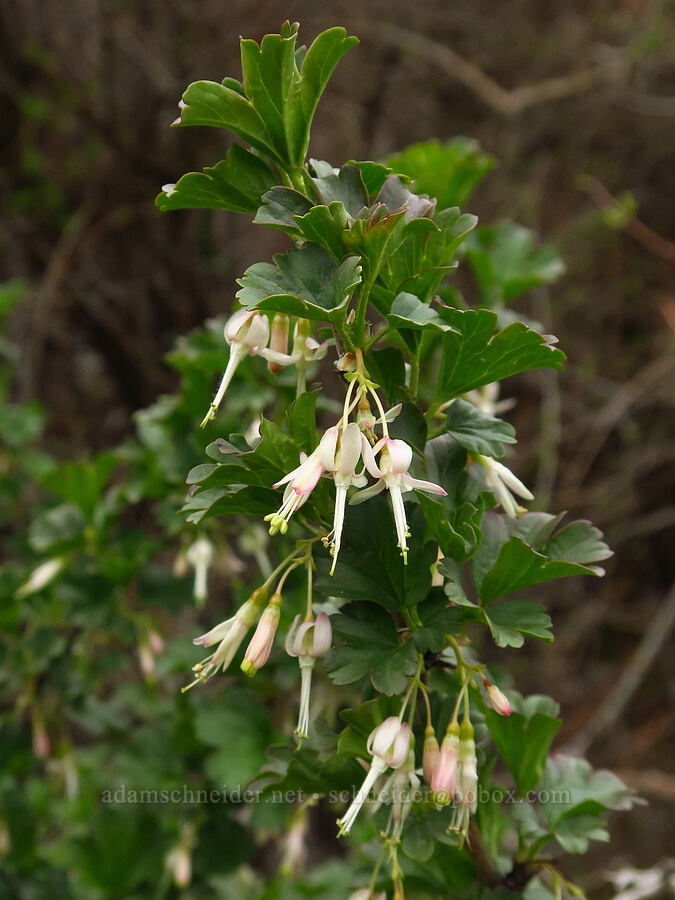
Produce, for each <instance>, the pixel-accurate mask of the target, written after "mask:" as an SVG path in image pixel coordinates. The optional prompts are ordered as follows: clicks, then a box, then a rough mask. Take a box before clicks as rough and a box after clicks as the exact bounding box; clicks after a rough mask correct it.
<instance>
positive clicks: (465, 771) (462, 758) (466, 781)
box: [452, 720, 478, 836]
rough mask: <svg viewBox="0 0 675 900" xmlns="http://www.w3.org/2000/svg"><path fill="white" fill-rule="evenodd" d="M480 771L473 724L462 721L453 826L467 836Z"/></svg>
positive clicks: (476, 797) (475, 804)
mask: <svg viewBox="0 0 675 900" xmlns="http://www.w3.org/2000/svg"><path fill="white" fill-rule="evenodd" d="M477 795H478V772H477V769H476V744H475V743H474V739H473V725H472V724H471V722H469V721H468V720H465V721H464V722H462V724H461V726H460V730H459V761H458V763H457V799H458V801H459V806H458V807H456V808H455V811H454V817H453V823H452V828H453V830H455V831H459V832H460V833H461V834H462V836H465V835H466V833H467V831H468V830H469V819H470V818H471V813H475V812H476V806H477V799H478V796H477Z"/></svg>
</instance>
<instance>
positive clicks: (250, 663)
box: [241, 594, 281, 676]
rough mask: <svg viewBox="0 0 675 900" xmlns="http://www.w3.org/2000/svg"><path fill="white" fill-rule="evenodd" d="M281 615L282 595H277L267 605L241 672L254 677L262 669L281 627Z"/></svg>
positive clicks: (247, 650) (243, 661)
mask: <svg viewBox="0 0 675 900" xmlns="http://www.w3.org/2000/svg"><path fill="white" fill-rule="evenodd" d="M280 613H281V594H275V595H274V596H273V597H272V599H271V600H270V602H269V603H268V604H267V607H266V608H265V610H264V612H263V614H262V616H260V621H259V622H258V627H257V628H256V630H255V632H254V634H253V637H252V638H251V643H250V644H249V645H248V647H247V648H246V653H245V654H244V659H243V660H242V663H241V670H242V672H245V673H246V675H250V676H253V675H255V673H256V672H257V671H258V669H262V667H263V666H264V665H265V663H266V662H267V660H268V659H269V657H270V652H271V650H272V644H273V643H274V636H275V634H276V633H277V628H278V627H279V616H280Z"/></svg>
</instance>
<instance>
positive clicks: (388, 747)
mask: <svg viewBox="0 0 675 900" xmlns="http://www.w3.org/2000/svg"><path fill="white" fill-rule="evenodd" d="M366 747H367V749H368V753H370V754H371V755H372V757H373V761H372V763H371V765H370V769H369V770H368V774H367V775H366V778H365V781H364V782H363V784H362V785H361V787H360V788H359V792H358V793H357V795H356V796H355V797H354V799H353V800H352V803H351V805H350V807H349V809H348V810H347V812H346V813H345V814H344V816H343V817H342V818H341V819H338V825H339V826H340V832H339V834H340V836H342V835H343V834H349V832H350V831H351V827H352V825H353V824H354V821H355V819H356V817H357V815H358V814H359V810H360V809H361V807H362V806H363V804H364V803H365V802H366V800H367V799H368V795H369V794H370V791H371V788H372V787H373V785H374V784H375V782H376V781H377V779H378V778H379V777H380V775H382V774H383V773H384V772H386V770H387V767H389V768H391V769H398V767H399V766H401V765H403V763H404V762H405V761H406V759H407V757H408V751H409V749H410V728H409V726H408V723H407V722H401V719H400V717H399V716H389V718H387V719H385V720H384V722H381V723H380V724H379V725H378V726H377V728H374V729H373V730H372V731H371V733H370V736H369V738H368V742H367V744H366Z"/></svg>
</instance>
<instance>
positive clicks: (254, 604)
mask: <svg viewBox="0 0 675 900" xmlns="http://www.w3.org/2000/svg"><path fill="white" fill-rule="evenodd" d="M266 596H267V589H266V588H264V587H263V588H257V590H255V591H253V593H252V594H251V596H250V597H249V598H248V600H247V601H246V603H244V604H243V606H241V607H240V608H239V610H238V611H237V613H236V615H234V616H232V618H231V619H227V620H226V621H225V622H221V623H220V624H219V625H216V626H215V628H212V629H211V630H210V631H207V632H206V633H205V634H200V635H199V637H196V638H194V639H193V641H192V643H193V644H197V645H201V646H202V647H211V646H212V645H213V644H218V647H217V648H216V650H215V651H214V652H213V653H211V654H209V656H207V657H206V658H205V659H203V660H202V661H201V662H200V663H197V664H196V665H195V666H193V667H192V671H193V673H194V676H195V679H194V681H193V682H191V684H188V685H186V687H184V688H183V692H185V691H187V690H189V689H190V688H191V687H194V685H195V684H197V683H198V682H200V681H201V682H202V683H203V682H205V681H208V679H209V678H211V677H212V676H213V675H215V674H216V672H218V671H219V670H221V669H222V671H223V672H224V671H225V670H226V669H227V667H228V666H229V665H230V663H231V662H232V660H233V659H234V655H235V653H236V652H237V650H238V649H239V647H240V645H241V642H242V641H243V640H244V638H245V637H246V634H247V632H248V631H249V629H250V628H251V626H252V625H253V624H254V622H255V620H256V619H257V618H258V613H259V612H260V607H261V606H262V604H263V602H264V601H265V598H266Z"/></svg>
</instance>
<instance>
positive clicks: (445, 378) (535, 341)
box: [437, 307, 565, 400]
mask: <svg viewBox="0 0 675 900" xmlns="http://www.w3.org/2000/svg"><path fill="white" fill-rule="evenodd" d="M440 313H441V315H442V317H443V318H444V320H445V321H446V322H448V323H449V324H450V325H452V326H453V327H454V329H455V330H456V331H458V332H459V334H456V333H455V332H454V331H453V332H448V333H446V334H444V335H443V355H442V358H441V366H440V371H439V373H438V380H437V396H438V397H439V398H442V399H443V400H447V399H449V398H450V397H456V396H457V395H458V394H465V393H466V392H467V391H470V390H473V389H474V388H477V387H481V386H482V385H484V384H490V383H491V382H493V381H501V379H502V378H508V377H509V376H510V375H516V374H517V373H518V372H525V371H526V370H528V369H541V368H549V369H561V368H562V365H563V362H564V360H565V354H564V353H563V352H562V351H561V350H557V349H556V348H555V347H552V346H551V345H550V344H548V343H547V342H546V338H544V337H543V336H542V335H540V334H538V333H537V332H536V331H531V330H530V329H529V328H528V327H527V326H526V325H524V324H523V323H522V322H514V323H513V324H512V325H509V326H507V327H506V328H504V329H503V330H502V331H499V332H498V333H496V334H495V333H494V331H495V326H496V323H497V316H496V314H495V313H494V312H491V311H490V310H487V309H470V310H459V309H451V308H450V307H442V308H441V310H440Z"/></svg>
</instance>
